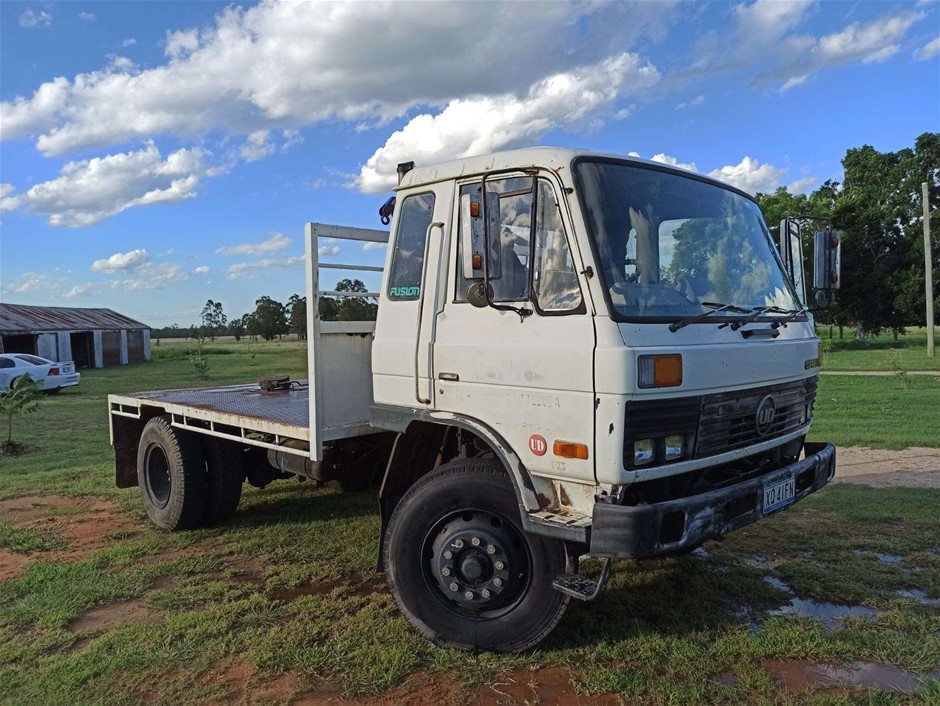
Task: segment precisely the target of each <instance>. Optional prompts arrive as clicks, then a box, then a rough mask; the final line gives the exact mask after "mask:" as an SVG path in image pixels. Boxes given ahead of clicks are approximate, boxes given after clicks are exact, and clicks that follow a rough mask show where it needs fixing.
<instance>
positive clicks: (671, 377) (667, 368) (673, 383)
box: [637, 353, 682, 387]
mask: <svg viewBox="0 0 940 706" xmlns="http://www.w3.org/2000/svg"><path fill="white" fill-rule="evenodd" d="M637 363H638V370H637V384H638V385H639V386H640V387H678V386H679V385H681V384H682V356H681V355H679V354H678V353H676V354H671V355H641V356H640V357H639V359H638V360H637Z"/></svg>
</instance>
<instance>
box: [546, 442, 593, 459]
mask: <svg viewBox="0 0 940 706" xmlns="http://www.w3.org/2000/svg"><path fill="white" fill-rule="evenodd" d="M552 453H554V454H555V455H556V456H560V457H561V458H579V459H581V460H582V461H586V460H587V457H588V447H587V446H585V445H584V444H576V443H574V442H573V441H558V440H556V441H555V443H554V444H552Z"/></svg>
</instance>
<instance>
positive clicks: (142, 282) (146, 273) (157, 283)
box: [111, 262, 189, 292]
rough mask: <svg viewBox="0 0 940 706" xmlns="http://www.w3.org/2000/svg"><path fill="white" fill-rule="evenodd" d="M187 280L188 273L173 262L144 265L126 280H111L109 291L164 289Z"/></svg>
mask: <svg viewBox="0 0 940 706" xmlns="http://www.w3.org/2000/svg"><path fill="white" fill-rule="evenodd" d="M187 279H189V272H187V271H186V270H184V269H183V268H182V267H180V266H179V265H177V264H176V263H175V262H161V263H156V264H149V265H146V266H144V267H142V268H140V269H138V270H136V271H135V276H134V277H131V278H128V279H119V280H113V281H112V282H111V289H114V290H117V291H124V292H134V291H143V290H149V289H165V288H166V287H169V286H171V285H174V284H180V283H182V282H185V281H186V280H187Z"/></svg>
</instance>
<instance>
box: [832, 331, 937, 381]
mask: <svg viewBox="0 0 940 706" xmlns="http://www.w3.org/2000/svg"><path fill="white" fill-rule="evenodd" d="M817 333H818V335H819V337H820V338H821V339H822V341H823V346H825V347H826V348H827V350H826V352H825V354H824V355H823V368H822V369H823V370H830V371H832V370H881V371H890V372H893V371H896V370H940V350H938V351H936V352H935V355H934V357H933V358H928V357H927V329H925V328H911V329H908V331H907V333H904V334H901V335H900V336H898V340H897V341H895V340H894V337H893V336H892V335H891V334H890V333H882V334H880V335H878V336H870V337H869V338H868V339H866V340H864V341H861V340H856V339H855V332H854V330H852V329H850V328H846V329H845V331H844V335H845V337H844V338H841V339H840V338H839V329H838V328H836V329H834V332H833V336H834V337H833V338H831V339H830V338H829V329H828V327H826V326H819V327H818V328H817ZM934 339H935V341H936V343H937V346H938V348H940V329H935V333H934Z"/></svg>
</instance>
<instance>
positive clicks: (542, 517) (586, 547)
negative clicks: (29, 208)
mask: <svg viewBox="0 0 940 706" xmlns="http://www.w3.org/2000/svg"><path fill="white" fill-rule="evenodd" d="M381 213H382V215H383V221H388V220H390V221H391V230H390V233H387V232H384V231H376V230H366V229H359V228H344V227H339V226H326V225H320V224H314V223H310V224H308V225H307V227H306V250H307V268H306V274H307V323H308V328H309V331H308V345H307V351H308V371H309V380H308V381H284V380H271V379H263V380H262V381H261V383H259V384H246V385H239V386H232V387H219V388H212V389H190V390H170V391H156V392H143V393H139V394H127V395H111V396H109V398H108V401H109V405H110V420H111V442H112V445H113V447H114V451H115V457H116V482H117V485H118V487H121V488H127V487H132V486H139V487H140V492H141V496H142V498H143V503H144V506H145V508H146V510H147V513H148V515H149V516H150V518H151V519H152V520H153V521H154V522H155V523H156V524H157V525H159V526H160V527H163V528H165V529H168V530H175V529H181V528H189V527H194V526H197V525H199V524H202V523H209V522H214V521H217V520H219V519H222V518H224V517H225V516H227V515H229V514H231V513H232V512H233V511H234V510H235V508H236V506H237V505H238V501H239V497H240V494H241V488H242V483H243V482H244V481H246V480H247V481H248V482H249V483H252V484H254V485H257V486H264V485H265V484H266V483H269V482H271V481H272V480H274V479H276V478H281V477H294V476H302V477H306V478H312V479H315V480H318V481H324V480H338V481H339V482H340V483H341V484H342V485H343V487H344V488H349V487H357V486H363V485H366V484H367V483H368V481H369V480H370V478H372V477H373V475H375V474H377V477H380V478H381V489H380V490H379V505H380V509H381V520H382V523H381V536H380V537H379V561H378V569H379V570H381V571H384V572H385V575H386V577H387V581H388V584H389V587H390V589H391V591H392V592H393V594H394V595H395V598H396V600H397V602H398V605H399V607H400V609H401V611H402V613H403V614H404V615H405V616H406V617H407V618H408V620H409V621H410V622H411V623H412V624H413V625H414V626H415V627H416V628H417V629H418V630H419V631H421V632H422V633H423V634H424V635H426V636H427V637H428V638H429V639H431V640H433V641H434V642H436V643H438V644H440V645H446V646H451V647H457V648H463V649H471V650H495V651H519V650H525V649H527V648H531V647H532V646H534V645H536V644H538V643H539V642H540V641H541V640H542V639H543V638H545V637H546V636H547V635H548V634H549V632H551V630H552V629H553V628H554V626H555V625H556V624H557V623H558V622H559V620H561V617H562V614H563V613H564V611H565V608H566V606H567V604H568V601H569V599H570V598H571V597H575V598H580V599H583V600H590V599H593V598H595V597H596V596H597V595H598V593H599V592H600V591H601V590H602V589H603V587H604V584H605V582H606V579H607V577H608V575H609V572H610V565H611V564H610V562H611V560H612V559H630V558H633V559H635V558H650V557H662V556H675V555H678V554H681V553H685V552H689V551H692V550H693V549H695V548H696V547H698V546H700V545H701V544H702V543H703V542H705V541H706V540H710V539H715V538H719V537H722V536H724V535H725V534H727V533H729V532H731V531H732V530H735V529H737V528H739V527H742V526H744V525H747V524H749V523H751V522H754V521H756V520H759V519H761V518H762V517H766V516H767V515H769V514H771V513H774V512H777V511H779V510H781V509H783V508H785V507H787V506H788V505H790V504H792V503H794V502H798V501H800V500H802V499H803V498H805V497H807V496H808V495H810V494H811V493H814V492H816V491H817V490H819V489H820V488H822V487H823V486H824V485H826V484H827V483H828V482H829V481H830V480H831V479H832V477H833V475H834V473H835V456H836V454H835V448H834V447H833V446H832V445H831V444H825V443H810V442H807V441H805V438H806V434H807V431H808V430H809V427H810V421H811V417H812V409H813V401H814V398H815V395H816V384H817V376H818V367H819V364H820V357H821V346H820V342H819V339H818V338H817V337H816V336H815V334H814V329H813V321H812V316H811V314H810V312H809V310H808V309H807V306H806V293H805V287H804V284H803V274H802V273H803V266H802V255H801V250H800V246H799V243H800V239H799V228H798V222H795V221H786V222H784V223H783V224H781V240H780V244H781V247H780V249H779V252H778V248H777V247H775V245H774V243H773V241H772V239H771V236H770V233H769V231H768V228H767V226H766V225H765V223H764V220H763V217H762V215H761V212H760V209H759V208H758V205H757V203H756V202H755V200H754V199H753V198H752V197H750V196H749V195H748V194H746V193H744V192H742V191H739V190H737V189H735V188H734V187H731V186H729V185H727V184H724V183H721V182H719V181H716V180H714V179H710V178H707V177H704V176H701V175H698V174H692V173H689V172H686V171H683V170H679V169H676V168H673V167H669V166H666V165H662V164H658V163H653V162H648V161H645V160H640V159H633V158H629V157H620V156H614V155H605V154H596V153H591V152H585V151H578V150H570V149H556V148H533V149H524V150H517V151H509V152H502V153H497V154H492V155H487V156H480V157H468V158H465V159H460V160H456V161H452V162H447V163H443V164H437V165H433V166H419V167H414V165H413V164H412V163H407V164H403V165H401V166H400V168H399V186H398V188H397V189H396V196H395V197H394V199H389V202H388V203H386V205H385V206H384V207H383V209H382V211H381ZM320 237H327V238H340V239H352V240H361V241H373V242H388V243H389V248H388V255H387V258H386V264H385V267H384V268H368V267H361V266H354V265H336V264H327V263H320V262H318V257H317V243H318V238H320ZM816 251H817V253H816V259H817V262H816V277H815V279H816V284H817V286H818V287H819V288H820V290H821V291H820V292H819V293H818V296H819V298H820V299H821V300H826V301H829V300H831V295H832V293H833V289H835V288H837V287H838V265H839V262H838V255H839V236H838V233H836V232H830V231H823V232H822V233H820V234H817V242H816ZM324 268H340V269H352V270H355V269H365V270H368V269H373V270H384V271H383V275H382V285H381V291H379V292H372V293H367V294H365V296H373V297H376V298H377V299H378V301H379V306H378V314H377V320H376V321H374V322H328V321H320V319H319V316H318V310H319V307H318V297H320V296H322V295H324V294H330V295H335V293H334V292H323V291H321V290H320V284H319V273H320V270H321V269H324ZM373 276H374V275H373ZM353 294H355V293H353ZM360 296H362V295H361V294H360ZM272 372H273V371H272ZM582 557H595V558H599V559H601V560H603V563H602V565H601V566H602V570H601V572H600V575H599V576H598V577H596V578H588V577H586V576H583V575H581V574H579V566H578V562H579V559H581V558H582Z"/></svg>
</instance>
